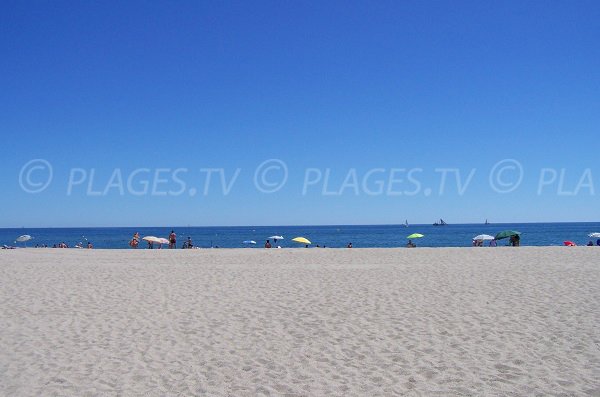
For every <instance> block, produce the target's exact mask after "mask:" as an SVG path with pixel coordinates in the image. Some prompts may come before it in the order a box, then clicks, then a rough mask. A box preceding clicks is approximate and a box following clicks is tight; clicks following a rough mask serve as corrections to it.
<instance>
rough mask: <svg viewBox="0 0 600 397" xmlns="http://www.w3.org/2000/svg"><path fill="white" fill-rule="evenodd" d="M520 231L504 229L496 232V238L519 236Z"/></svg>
mask: <svg viewBox="0 0 600 397" xmlns="http://www.w3.org/2000/svg"><path fill="white" fill-rule="evenodd" d="M520 234H521V232H517V231H515V230H504V231H502V232H500V233H498V234H496V240H502V239H503V238H508V237H512V236H519V235H520Z"/></svg>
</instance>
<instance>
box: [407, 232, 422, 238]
mask: <svg viewBox="0 0 600 397" xmlns="http://www.w3.org/2000/svg"><path fill="white" fill-rule="evenodd" d="M421 237H425V236H424V235H423V234H421V233H413V234H411V235H410V236H408V237H406V238H421Z"/></svg>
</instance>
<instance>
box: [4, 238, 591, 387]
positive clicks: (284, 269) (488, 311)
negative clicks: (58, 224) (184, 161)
mask: <svg viewBox="0 0 600 397" xmlns="http://www.w3.org/2000/svg"><path fill="white" fill-rule="evenodd" d="M0 324H1V329H0V395H3V396H34V395H44V396H192V395H193V396H204V395H206V396H394V395H407V396H449V395H452V396H538V395H539V396H600V382H599V381H598V379H600V327H599V326H600V249H599V248H593V247H589V248H588V247H573V248H567V247H555V248H535V247H521V248H504V247H503V248H497V249H490V248H435V249H427V248H418V249H414V250H409V249H352V250H348V249H285V250H275V249H272V250H264V249H229V250H217V249H215V250H173V251H168V250H161V251H158V250H153V251H149V250H137V251H134V250H74V249H69V250H58V249H20V250H12V251H2V252H0Z"/></svg>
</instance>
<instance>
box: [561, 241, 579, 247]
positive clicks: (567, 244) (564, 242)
mask: <svg viewBox="0 0 600 397" xmlns="http://www.w3.org/2000/svg"><path fill="white" fill-rule="evenodd" d="M563 244H564V245H566V246H567V247H575V246H576V245H577V244H575V243H574V242H572V241H563Z"/></svg>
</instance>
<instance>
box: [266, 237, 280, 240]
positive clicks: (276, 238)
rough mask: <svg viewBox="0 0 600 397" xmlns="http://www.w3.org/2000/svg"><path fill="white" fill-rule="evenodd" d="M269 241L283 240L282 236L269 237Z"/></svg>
mask: <svg viewBox="0 0 600 397" xmlns="http://www.w3.org/2000/svg"><path fill="white" fill-rule="evenodd" d="M268 239H269V240H283V236H271V237H268Z"/></svg>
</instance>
